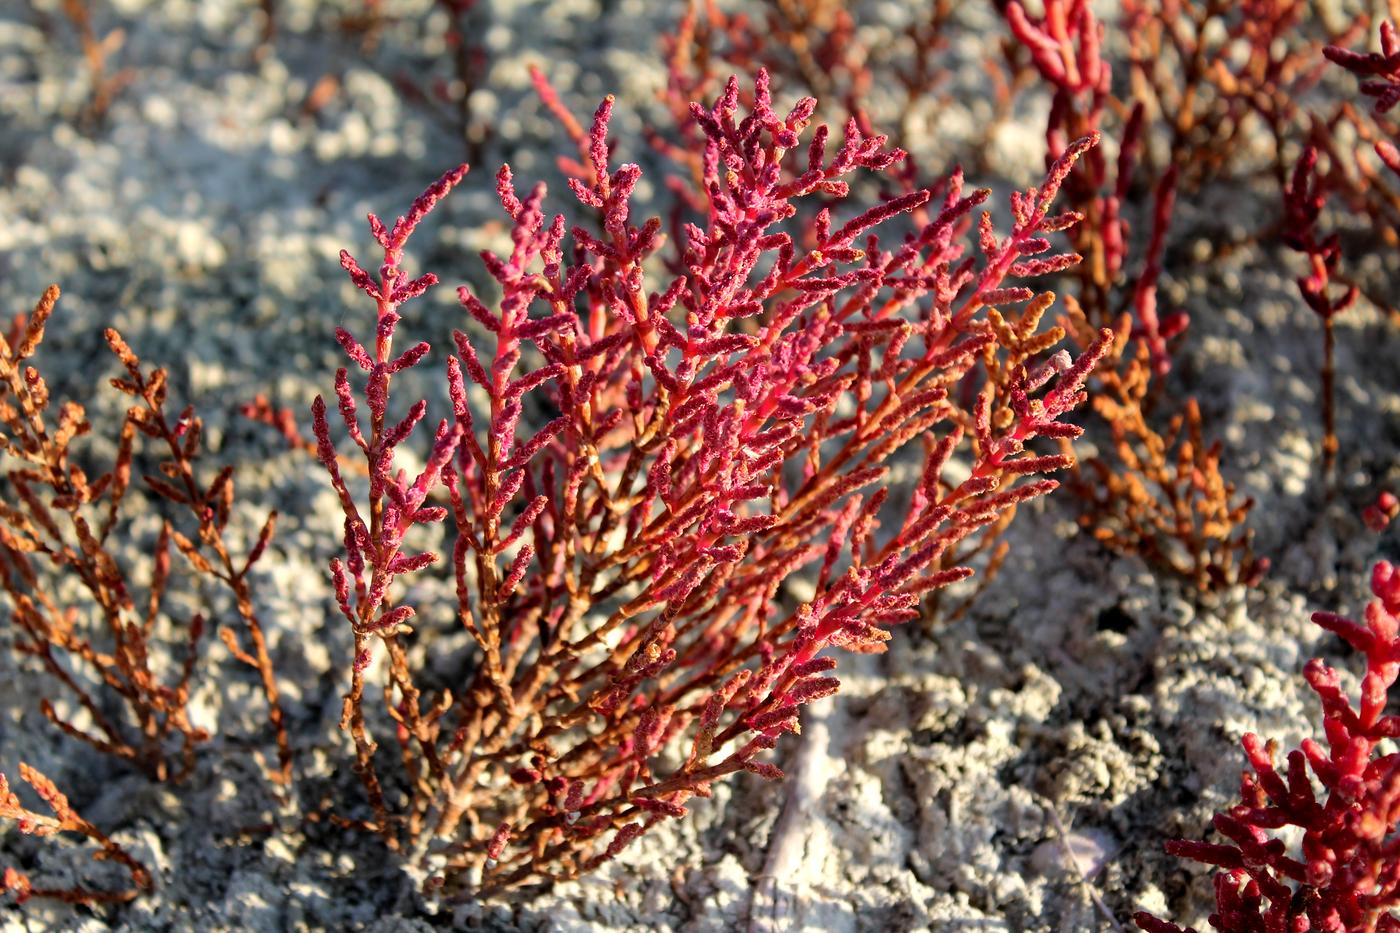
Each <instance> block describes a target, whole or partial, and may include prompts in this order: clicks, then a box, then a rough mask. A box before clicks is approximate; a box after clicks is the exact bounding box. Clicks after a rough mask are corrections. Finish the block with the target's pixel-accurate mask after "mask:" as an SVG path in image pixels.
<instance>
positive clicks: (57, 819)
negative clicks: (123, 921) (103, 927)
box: [0, 762, 155, 904]
mask: <svg viewBox="0 0 1400 933" xmlns="http://www.w3.org/2000/svg"><path fill="white" fill-rule="evenodd" d="M19 775H20V777H21V778H22V779H23V780H24V782H25V783H26V784H28V785H29V786H30V787H32V788H34V791H35V793H37V794H38V795H39V797H40V798H41V799H42V800H43V801H44V804H45V805H46V806H47V807H48V808H49V810H50V811H51V813H52V814H53V815H52V816H45V815H44V814H42V813H36V812H35V811H33V810H30V809H28V808H27V807H25V806H24V804H23V803H21V802H20V799H19V796H18V795H17V794H16V793H15V792H14V791H13V790H11V789H10V784H9V782H8V781H7V780H6V779H5V776H4V775H3V774H0V819H6V820H14V821H16V823H18V825H19V831H20V832H22V833H25V834H27V835H30V836H53V835H56V834H58V833H78V834H79V835H81V836H84V837H86V838H87V839H88V840H89V841H91V842H94V843H96V844H97V846H98V849H97V851H96V852H94V853H93V854H92V857H93V859H94V860H95V861H99V862H105V861H110V862H116V863H117V864H119V865H121V866H122V867H123V868H125V869H126V870H127V872H128V873H130V875H131V887H129V888H125V889H122V890H118V891H102V890H97V889H94V888H87V887H82V886H75V887H71V888H45V887H37V888H36V887H35V886H34V884H33V882H31V881H30V880H29V876H28V875H26V874H25V873H24V872H22V871H19V870H18V869H15V868H6V869H5V873H4V877H3V887H4V890H5V891H7V892H9V893H10V894H11V895H13V896H14V899H15V902H16V903H18V904H23V903H24V902H25V901H27V900H29V899H30V898H31V897H43V898H49V899H52V900H59V901H66V902H67V903H70V904H102V903H106V904H122V903H126V902H127V901H132V900H135V899H136V898H138V897H140V896H141V895H142V894H149V893H150V892H151V891H152V890H154V888H155V883H154V881H153V879H152V878H151V873H150V871H149V870H147V868H146V866H144V865H142V864H141V863H140V862H139V861H137V860H136V859H135V858H134V857H133V856H132V855H131V854H130V853H129V852H127V851H126V850H125V849H123V848H122V847H121V846H120V845H118V844H117V843H115V842H113V841H112V840H111V839H110V838H108V836H107V835H106V834H105V833H103V832H102V830H100V829H98V828H97V827H96V826H94V825H92V824H91V823H89V822H88V821H87V820H85V819H83V818H82V817H81V816H79V815H78V814H77V812H76V811H75V810H74V809H73V807H72V805H70V804H69V803H68V798H67V797H66V796H64V794H63V793H62V792H61V791H59V789H58V788H57V787H55V786H54V783H53V782H52V781H50V780H49V779H48V778H47V777H45V776H44V775H43V774H42V773H40V772H39V771H37V770H36V769H34V768H31V767H30V766H29V765H27V764H24V763H23V762H20V766H19Z"/></svg>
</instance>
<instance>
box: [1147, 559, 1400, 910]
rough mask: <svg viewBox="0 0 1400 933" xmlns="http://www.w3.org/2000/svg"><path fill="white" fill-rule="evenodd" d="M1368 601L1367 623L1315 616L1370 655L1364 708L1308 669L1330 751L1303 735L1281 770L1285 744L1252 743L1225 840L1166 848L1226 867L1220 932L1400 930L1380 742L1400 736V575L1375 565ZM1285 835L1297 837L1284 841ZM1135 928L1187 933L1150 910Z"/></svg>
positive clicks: (1322, 672)
mask: <svg viewBox="0 0 1400 933" xmlns="http://www.w3.org/2000/svg"><path fill="white" fill-rule="evenodd" d="M1371 593H1372V594H1373V595H1374V596H1375V599H1374V600H1373V601H1372V602H1371V603H1370V604H1368V605H1367V607H1366V616H1365V622H1364V623H1358V622H1353V621H1352V620H1350V619H1345V618H1343V617H1341V616H1338V615H1334V614H1332V613H1330V612H1317V613H1314V614H1313V617H1312V619H1313V622H1314V623H1316V624H1317V625H1319V626H1321V627H1322V628H1324V629H1326V630H1327V631H1329V632H1332V633H1333V634H1335V635H1338V636H1339V637H1341V638H1342V639H1343V640H1345V641H1346V642H1347V644H1349V645H1351V647H1352V648H1354V649H1355V650H1356V651H1358V652H1360V653H1361V654H1362V655H1364V656H1365V658H1366V674H1365V676H1364V677H1363V678H1362V680H1361V694H1360V698H1359V701H1358V702H1357V703H1356V704H1355V705H1353V703H1352V702H1351V700H1350V699H1349V698H1348V697H1347V695H1346V694H1345V692H1344V691H1343V690H1342V686H1341V678H1340V676H1339V675H1338V673H1337V671H1335V670H1333V669H1332V668H1330V667H1328V666H1327V665H1326V664H1325V663H1323V661H1322V660H1321V659H1320V658H1314V659H1313V660H1311V661H1309V662H1308V664H1307V666H1306V667H1305V668H1304V671H1303V676H1304V677H1305V678H1307V681H1308V685H1309V686H1311V687H1312V689H1313V690H1314V692H1316V693H1317V695H1318V698H1319V699H1320V700H1321V701H1322V711H1323V731H1324V734H1325V736H1326V739H1325V741H1326V745H1325V746H1324V745H1323V744H1321V743H1319V742H1316V741H1314V740H1312V739H1305V740H1304V741H1303V743H1302V745H1301V746H1300V747H1299V748H1298V749H1296V750H1294V751H1291V752H1289V753H1288V755H1287V766H1286V768H1285V769H1284V770H1283V771H1282V772H1280V771H1279V770H1278V769H1277V768H1276V766H1275V760H1276V758H1277V754H1278V743H1276V742H1273V741H1269V742H1265V741H1264V740H1263V739H1261V738H1260V737H1259V736H1257V735H1254V734H1252V733H1251V734H1247V735H1245V737H1244V739H1243V743H1242V744H1243V746H1244V751H1245V756H1246V758H1247V759H1248V761H1249V765H1250V770H1249V771H1246V772H1244V775H1243V777H1242V778H1241V779H1240V803H1239V804H1237V805H1236V806H1234V807H1232V808H1230V809H1229V810H1228V811H1225V812H1223V813H1217V814H1216V816H1215V819H1214V821H1213V826H1214V828H1215V831H1216V832H1217V833H1219V834H1220V835H1221V836H1223V837H1224V838H1225V839H1226V840H1228V841H1226V842H1220V843H1215V842H1196V841H1192V840H1184V839H1183V840H1175V841H1172V842H1168V843H1167V851H1168V852H1170V853H1172V854H1173V855H1177V856H1180V857H1182V858H1186V859H1190V860H1192V861H1196V862H1203V863H1205V864H1208V865H1215V866H1217V867H1218V868H1219V869H1220V870H1219V871H1217V872H1216V874H1215V897H1216V910H1215V912H1214V913H1213V914H1211V916H1210V922H1211V925H1212V926H1213V927H1215V928H1216V929H1217V930H1221V931H1225V933H1254V931H1275V930H1278V931H1294V930H1336V931H1344V933H1378V931H1379V933H1386V931H1395V930H1400V917H1397V916H1396V914H1395V913H1393V912H1392V911H1393V909H1394V908H1397V907H1400V842H1398V841H1397V840H1400V837H1398V836H1397V835H1396V830H1397V827H1400V755H1397V754H1395V753H1394V752H1386V751H1384V750H1383V745H1382V743H1386V742H1389V741H1392V740H1394V739H1395V737H1396V736H1397V735H1400V717H1396V716H1393V715H1386V713H1385V709H1386V701H1387V698H1388V693H1389V690H1390V688H1391V686H1392V685H1394V683H1395V679H1396V675H1397V673H1400V571H1397V569H1396V568H1395V567H1394V566H1392V565H1391V564H1389V563H1387V562H1385V561H1381V562H1380V563H1378V564H1376V566H1375V568H1374V569H1373V571H1372V573H1371ZM1310 771H1311V774H1309V772H1310ZM1318 788H1320V789H1321V793H1319V792H1318ZM1285 827H1294V828H1296V830H1297V831H1298V832H1299V833H1300V834H1301V836H1300V841H1298V842H1290V841H1287V840H1286V839H1285V838H1284V837H1282V836H1281V835H1280V834H1279V832H1278V831H1279V830H1281V829H1284V828H1285ZM1134 920H1136V921H1137V924H1138V926H1139V927H1140V928H1142V929H1143V930H1146V931H1148V933H1190V931H1189V930H1185V929H1183V928H1182V927H1179V926H1177V925H1176V924H1174V923H1170V922H1167V921H1164V920H1160V919H1158V918H1156V917H1153V916H1151V915H1150V914H1147V913H1144V912H1139V913H1138V914H1136V915H1135V916H1134Z"/></svg>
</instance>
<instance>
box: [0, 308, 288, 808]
mask: <svg viewBox="0 0 1400 933" xmlns="http://www.w3.org/2000/svg"><path fill="white" fill-rule="evenodd" d="M58 297H59V290H58V287H57V286H51V287H50V288H49V289H48V291H46V292H45V293H44V297H43V298H42V299H41V300H40V302H39V304H38V305H37V306H36V307H35V309H34V311H33V313H32V314H31V315H29V317H28V319H27V320H26V321H25V322H24V326H23V328H21V329H18V330H17V333H18V335H19V340H18V342H17V343H13V344H12V343H11V342H10V341H8V340H4V339H0V458H3V459H0V464H7V466H6V468H5V469H3V470H0V483H3V484H4V487H5V488H6V490H7V495H6V496H5V499H4V501H3V502H0V593H3V595H4V597H5V601H6V602H7V603H8V609H9V616H8V625H9V626H10V627H11V629H12V630H13V632H14V635H15V639H16V640H15V648H16V650H17V651H18V652H19V653H21V654H23V655H28V656H31V657H34V658H36V659H38V661H39V662H40V664H41V665H42V666H43V669H44V671H45V672H46V673H47V675H48V676H49V678H50V679H51V681H52V683H53V684H54V685H55V686H57V687H58V688H60V690H61V691H62V692H63V693H65V694H67V695H68V697H69V699H70V700H72V701H73V702H75V703H77V704H78V706H80V707H81V708H82V710H83V711H84V713H85V715H86V717H87V718H88V719H89V720H90V722H91V727H90V728H82V727H79V726H77V725H75V724H74V723H73V721H72V720H71V719H67V718H64V717H63V716H62V715H60V714H59V712H58V711H57V709H56V708H55V707H54V705H53V704H52V703H51V702H50V701H49V700H47V699H45V700H44V701H43V702H42V704H41V708H42V710H43V712H44V715H45V716H46V717H48V718H49V720H50V721H52V722H53V723H54V724H55V725H57V726H58V727H59V728H60V729H62V730H63V731H64V732H65V733H66V734H67V735H69V736H71V737H73V738H76V739H79V740H81V741H84V742H86V743H88V744H89V745H92V746H93V747H95V748H97V749H98V750H100V751H103V752H105V753H108V754H111V755H115V756H116V757H118V758H122V759H124V760H127V761H129V762H131V763H132V764H133V765H135V766H137V767H139V768H140V769H141V770H143V771H144V772H145V773H146V774H147V775H149V776H150V777H152V778H153V779H155V780H162V781H163V780H167V779H170V778H173V779H174V780H177V781H178V780H181V779H182V778H184V777H185V776H186V775H188V774H189V772H190V770H191V769H192V768H193V767H194V749H195V746H196V745H197V744H198V743H200V742H202V741H204V740H205V739H206V738H208V735H207V733H206V732H205V731H204V730H202V729H199V728H196V727H195V726H194V725H193V724H191V722H190V720H189V716H188V712H187V705H188V701H189V693H190V687H191V683H192V679H193V677H194V675H195V671H196V669H197V666H198V649H199V642H200V638H201V636H202V634H203V631H204V624H205V620H204V617H203V615H200V614H195V615H193V616H192V617H190V618H189V619H187V620H182V621H177V620H170V621H171V622H172V623H173V624H174V626H175V628H176V629H177V630H183V632H184V639H185V640H184V645H183V651H182V653H183V658H182V659H181V662H180V664H179V667H178V669H177V670H176V671H175V672H174V677H173V682H170V683H163V682H162V679H161V678H162V674H163V673H164V672H162V671H160V670H158V668H157V667H156V662H155V660H154V658H153V656H152V651H151V648H152V639H153V637H155V635H156V631H157V623H158V622H159V621H160V620H161V619H162V618H167V619H169V614H168V612H167V610H166V606H165V596H166V593H167V589H168V586H169V584H170V582H171V580H172V574H173V573H176V572H177V571H176V568H175V567H174V566H172V560H171V556H172V555H171V551H172V548H173V549H174V550H175V551H178V552H179V553H180V555H181V556H182V558H183V560H184V562H185V565H186V566H188V568H189V571H190V573H191V574H192V575H194V576H203V577H206V578H209V579H212V580H215V581H217V582H218V583H219V584H221V585H222V586H224V587H226V588H227V590H228V591H229V593H230V594H231V595H232V597H233V599H234V602H235V606H236V611H237V612H238V615H239V617H240V620H241V622H242V623H243V628H244V630H245V631H246V633H247V636H248V639H249V643H250V645H251V651H249V650H245V649H244V648H243V647H242V646H241V645H240V644H239V641H238V637H237V636H236V635H235V633H234V632H233V630H232V629H230V628H229V627H227V626H221V627H220V629H219V635H220V637H221V638H222V639H223V640H224V642H225V643H226V644H227V645H228V647H229V649H230V651H231V652H232V653H233V654H234V656H235V657H237V658H238V659H239V660H240V661H242V662H244V663H246V664H248V665H249V666H251V667H253V668H254V669H255V670H256V671H257V672H258V674H259V677H260V679H261V681H262V687H263V691H264V694H265V695H266V697H267V701H268V709H269V714H268V715H269V720H270V722H271V725H272V727H273V732H274V734H275V738H276V743H277V748H278V767H277V768H276V769H275V770H274V771H273V772H272V776H273V778H274V779H275V780H276V781H277V782H278V783H280V784H285V783H287V782H288V781H289V780H290V769H291V750H290V744H289V742H288V740H287V732H286V726H285V723H284V721H283V715H282V711H281V706H280V704H279V699H278V688H277V681H276V678H275V676H274V674H273V671H272V664H271V660H270V657H269V655H268V652H267V645H266V639H265V637H264V634H263V629H262V625H261V623H260V621H259V619H258V617H257V614H256V611H255V609H254V606H253V594H252V590H251V586H250V583H249V574H250V572H251V571H252V568H253V566H254V565H255V564H256V563H257V561H258V559H259V558H260V557H261V556H262V555H263V553H264V552H265V551H266V548H267V545H268V543H269V542H270V540H271V538H272V533H273V528H274V525H275V521H276V514H275V513H273V514H272V515H270V516H269V517H268V519H267V521H266V522H265V524H264V525H263V527H262V529H261V532H260V533H259V536H258V539H257V542H256V543H255V544H254V545H253V547H252V548H251V549H250V551H249V552H248V554H247V555H246V556H245V557H243V558H242V559H239V560H235V558H234V557H233V555H232V554H231V552H230V550H229V548H228V546H227V544H226V542H225V539H224V531H225V528H226V527H227V524H228V521H229V517H230V514H231V511H232V505H233V496H234V489H233V470H232V469H231V468H225V469H223V470H221V471H219V473H218V474H217V475H216V476H215V477H214V478H213V480H212V481H211V482H210V483H209V484H208V485H207V486H205V485H202V484H201V483H200V482H198V481H197V479H196V475H195V461H196V459H197V457H198V455H199V445H200V440H201V436H202V433H203V431H202V428H203V425H202V422H201V421H200V419H199V418H198V417H197V416H196V415H195V413H194V411H193V410H192V409H190V408H186V409H184V410H183V411H181V412H180V413H179V415H178V416H176V417H175V418H173V419H172V418H171V417H170V416H169V414H168V413H167V411H166V395H167V380H166V373H165V370H163V369H159V368H156V369H151V370H150V371H146V370H144V369H143V368H142V366H141V362H140V360H139V359H137V357H136V355H135V353H133V352H132V350H131V348H130V347H129V346H127V344H126V342H125V341H124V340H123V339H122V338H121V336H120V335H119V334H118V333H117V332H116V331H115V330H112V329H108V330H107V332H106V340H107V344H108V346H109V347H110V348H111V350H112V352H113V353H114V354H115V355H116V357H117V359H118V360H119V361H120V362H121V364H122V366H123V367H124V368H125V370H126V374H125V376H124V377H122V378H118V379H114V380H112V385H113V386H114V387H115V388H116V389H117V390H118V391H120V392H122V393H124V394H125V395H127V396H130V397H131V398H132V399H133V404H132V406H131V407H130V408H129V409H128V410H127V413H126V417H125V419H124V420H123V422H122V426H121V431H120V435H119V437H118V440H117V455H116V459H115V462H114V463H113V464H112V466H111V469H109V470H108V471H106V472H104V473H102V474H101V475H100V476H97V477H95V478H93V477H90V476H89V474H88V472H87V471H86V470H84V469H83V468H82V467H81V466H79V459H78V456H77V455H76V452H75V451H74V450H73V442H74V441H75V440H77V439H78V438H81V437H83V436H84V435H86V434H88V433H89V432H90V431H91V425H90V424H89V423H88V421H87V418H86V414H85V412H84V410H83V407H82V406H81V405H79V404H77V403H76V402H64V403H63V404H62V405H60V406H58V410H57V412H56V413H54V412H52V411H51V406H50V398H49V389H48V385H47V383H46V382H45V381H44V378H43V376H42V375H41V374H40V373H39V371H38V370H37V369H35V368H34V367H33V366H30V365H28V364H27V361H28V360H29V359H30V357H32V356H33V355H34V353H35V351H36V350H37V349H38V347H39V345H40V343H41V342H42V340H43V337H44V327H45V324H46V323H47V322H48V319H49V317H50V315H51V314H52V313H53V310H54V307H55V305H56V303H57V301H58ZM138 435H140V436H144V437H146V438H148V439H149V440H150V441H152V442H154V443H155V444H156V445H158V448H164V454H165V457H164V459H162V460H161V461H160V462H159V474H158V475H157V474H147V475H145V476H143V477H142V480H143V481H144V483H145V485H146V487H147V488H148V489H149V490H150V492H151V493H153V494H154V495H155V497H156V498H157V499H159V500H163V501H164V502H166V503H168V504H169V505H172V506H175V507H177V508H178V509H179V510H180V511H182V512H185V513H186V514H187V515H188V516H189V520H190V521H189V522H185V523H178V522H175V521H172V520H169V519H167V520H165V521H164V522H163V523H162V526H161V531H160V534H159V536H158V538H157V540H156V542H155V545H154V548H153V550H152V553H151V564H152V571H151V574H150V577H149V579H148V580H146V581H145V582H144V589H145V596H144V598H141V599H140V600H139V602H138V595H137V594H138V593H139V591H140V590H139V587H141V586H142V584H139V583H138V581H137V580H135V579H133V577H132V574H131V572H130V571H129V570H128V569H127V568H125V567H124V566H123V565H122V562H121V561H120V560H118V558H117V556H116V553H114V550H113V548H112V546H111V545H112V543H113V540H114V539H113V535H114V533H118V534H119V529H120V528H122V527H123V526H122V521H123V514H124V513H123V509H122V507H123V505H125V504H127V503H128V502H129V501H130V500H129V499H128V493H129V491H130V490H129V487H130V483H131V478H132V471H133V465H134V458H135V454H136V447H137V437H138ZM182 524H183V525H184V526H185V527H186V528H189V527H190V525H191V524H192V525H193V535H192V536H191V535H189V534H186V533H185V532H183V531H181V527H180V526H181V525H182ZM54 574H65V575H68V576H71V577H73V578H75V579H76V580H77V581H78V582H79V583H80V584H81V586H82V589H83V590H84V591H85V592H86V594H87V599H88V602H87V603H85V604H77V603H70V602H66V601H65V600H64V599H62V598H61V597H60V596H59V595H58V592H57V591H56V590H55V589H54V588H53V586H52V584H53V582H54V580H53V575H54ZM113 706H119V707H120V708H121V713H120V715H113V714H112V712H111V709H112V707H113ZM172 745H173V746H174V747H173V748H172ZM174 757H178V760H179V763H178V765H175V764H174V761H173V758H174Z"/></svg>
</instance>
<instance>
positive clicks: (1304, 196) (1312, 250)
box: [1283, 146, 1360, 484]
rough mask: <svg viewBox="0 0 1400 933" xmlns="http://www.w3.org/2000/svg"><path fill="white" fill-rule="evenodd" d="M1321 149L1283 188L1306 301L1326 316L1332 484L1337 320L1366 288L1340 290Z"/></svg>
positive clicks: (1326, 443)
mask: <svg viewBox="0 0 1400 933" xmlns="http://www.w3.org/2000/svg"><path fill="white" fill-rule="evenodd" d="M1317 157H1318V151H1317V149H1316V148H1315V147H1313V146H1308V147H1306V148H1305V149H1304V150H1303V154H1302V155H1300V156H1299V157H1298V163H1297V165H1295V166H1294V168H1293V175H1292V177H1291V178H1290V179H1289V183H1288V184H1287V185H1286V186H1285V187H1284V189H1283V208H1284V217H1283V229H1284V233H1283V242H1284V243H1285V244H1286V245H1287V246H1288V247H1289V248H1290V249H1294V250H1297V251H1298V252H1300V253H1302V254H1304V255H1305V256H1307V258H1308V274H1307V275H1306V276H1302V277H1300V278H1299V279H1298V291H1299V292H1300V293H1301V294H1302V296H1303V301H1304V302H1305V303H1306V304H1307V306H1308V307H1309V308H1311V309H1312V310H1313V313H1315V314H1316V315H1317V316H1318V317H1319V318H1320V319H1321V320H1322V474H1323V477H1324V481H1325V482H1327V483H1328V484H1330V483H1331V482H1332V479H1333V475H1334V473H1335V472H1336V464H1337V451H1338V447H1339V444H1338V441H1337V403H1336V389H1335V385H1336V381H1337V369H1336V362H1335V357H1336V342H1337V338H1336V333H1335V325H1334V324H1333V320H1334V319H1335V318H1336V316H1337V315H1339V314H1341V313H1342V312H1343V311H1345V310H1347V309H1348V308H1350V307H1351V306H1352V305H1353V304H1355V303H1356V298H1357V295H1358V294H1359V293H1360V292H1359V289H1358V288H1357V287H1356V286H1355V285H1352V286H1349V287H1346V288H1345V289H1344V290H1343V291H1342V293H1341V294H1337V293H1336V289H1335V287H1334V286H1335V284H1336V283H1335V282H1334V281H1333V280H1334V279H1335V278H1336V274H1337V266H1338V264H1339V262H1340V261H1341V255H1342V248H1341V238H1340V237H1339V235H1338V234H1336V233H1332V234H1330V235H1328V236H1322V235H1321V234H1320V233H1319V232H1318V218H1319V217H1320V215H1321V213H1322V209H1323V207H1324V206H1325V205H1326V203H1327V193H1326V190H1325V188H1324V183H1323V181H1322V179H1321V177H1320V176H1319V174H1318V172H1317Z"/></svg>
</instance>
